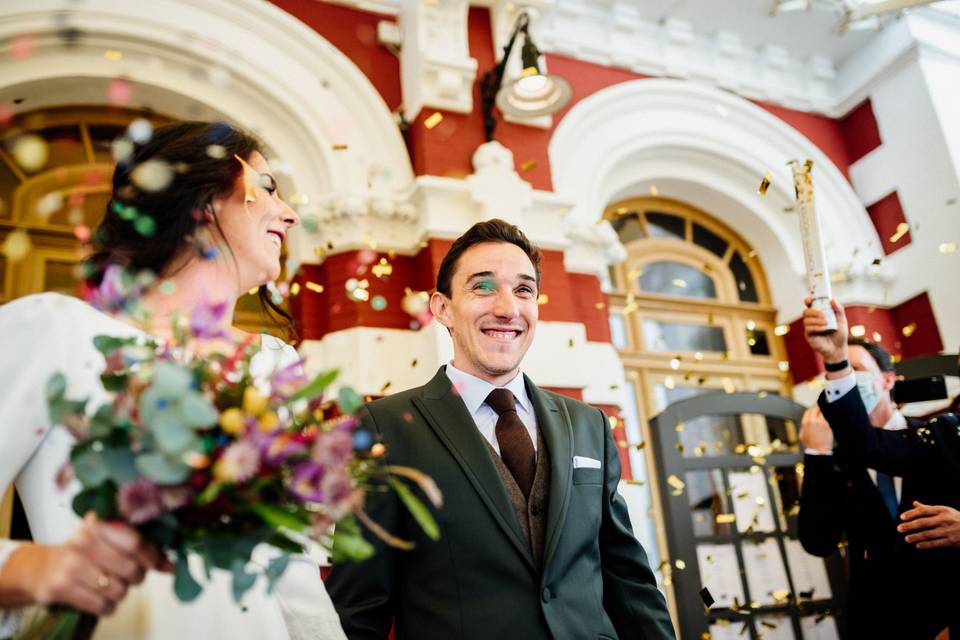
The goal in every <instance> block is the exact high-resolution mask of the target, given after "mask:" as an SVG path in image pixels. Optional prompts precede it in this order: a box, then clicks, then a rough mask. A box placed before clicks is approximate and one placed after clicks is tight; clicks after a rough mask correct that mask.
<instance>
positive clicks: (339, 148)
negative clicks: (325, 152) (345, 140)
mask: <svg viewBox="0 0 960 640" xmlns="http://www.w3.org/2000/svg"><path fill="white" fill-rule="evenodd" d="M348 148H349V147H348V145H345V144H335V145H333V150H334V151H346V150H347V149H348Z"/></svg>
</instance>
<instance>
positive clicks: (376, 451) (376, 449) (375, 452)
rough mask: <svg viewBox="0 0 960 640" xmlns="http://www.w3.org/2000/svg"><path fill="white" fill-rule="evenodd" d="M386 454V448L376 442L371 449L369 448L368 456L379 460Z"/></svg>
mask: <svg viewBox="0 0 960 640" xmlns="http://www.w3.org/2000/svg"><path fill="white" fill-rule="evenodd" d="M386 452H387V447H386V446H385V445H384V444H383V443H382V442H378V443H376V444H375V445H373V446H372V447H370V455H371V456H373V457H374V458H379V457H381V456H383V454H385V453H386Z"/></svg>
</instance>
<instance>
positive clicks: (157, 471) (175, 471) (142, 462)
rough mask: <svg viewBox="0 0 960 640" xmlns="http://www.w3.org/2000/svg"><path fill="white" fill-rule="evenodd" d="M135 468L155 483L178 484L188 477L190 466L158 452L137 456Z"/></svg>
mask: <svg viewBox="0 0 960 640" xmlns="http://www.w3.org/2000/svg"><path fill="white" fill-rule="evenodd" d="M136 465H137V470H138V471H139V472H140V473H142V474H143V475H145V476H146V477H147V478H149V479H150V480H153V481H154V482H156V483H157V484H180V483H181V482H183V481H184V480H186V479H187V478H188V477H190V472H191V468H190V467H189V466H187V465H186V464H184V463H183V462H180V461H179V460H173V459H171V458H168V457H167V456H164V455H163V454H160V453H144V454H141V455H139V456H137V461H136Z"/></svg>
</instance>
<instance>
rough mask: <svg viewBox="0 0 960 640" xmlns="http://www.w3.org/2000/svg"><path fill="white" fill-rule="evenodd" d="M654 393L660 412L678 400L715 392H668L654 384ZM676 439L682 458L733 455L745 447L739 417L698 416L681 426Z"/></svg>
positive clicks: (693, 389)
mask: <svg viewBox="0 0 960 640" xmlns="http://www.w3.org/2000/svg"><path fill="white" fill-rule="evenodd" d="M656 391H657V392H659V393H658V395H660V394H662V400H660V404H661V405H662V406H660V407H658V409H659V410H660V411H662V410H663V409H665V408H666V407H667V405H669V404H671V403H674V402H677V401H678V400H686V399H687V398H692V397H694V396H698V395H701V394H704V393H715V392H716V390H715V389H705V388H703V387H686V386H675V387H674V388H672V389H668V388H667V387H665V386H663V385H657V389H656ZM677 436H678V439H679V441H680V444H681V445H682V450H681V451H680V453H681V454H682V455H683V457H684V458H699V457H703V456H723V455H734V454H735V453H737V449H738V447H739V448H740V449H742V448H743V447H744V446H745V442H744V437H743V426H742V425H741V423H740V418H739V417H738V416H699V417H697V418H694V419H693V420H688V421H687V422H685V423H683V425H682V427H680V428H679V431H678V432H677Z"/></svg>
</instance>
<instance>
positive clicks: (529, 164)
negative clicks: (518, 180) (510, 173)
mask: <svg viewBox="0 0 960 640" xmlns="http://www.w3.org/2000/svg"><path fill="white" fill-rule="evenodd" d="M536 166H537V161H536V160H527V161H526V162H524V163H523V164H521V165H520V170H521V171H530V170H531V169H533V168H534V167H536Z"/></svg>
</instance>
